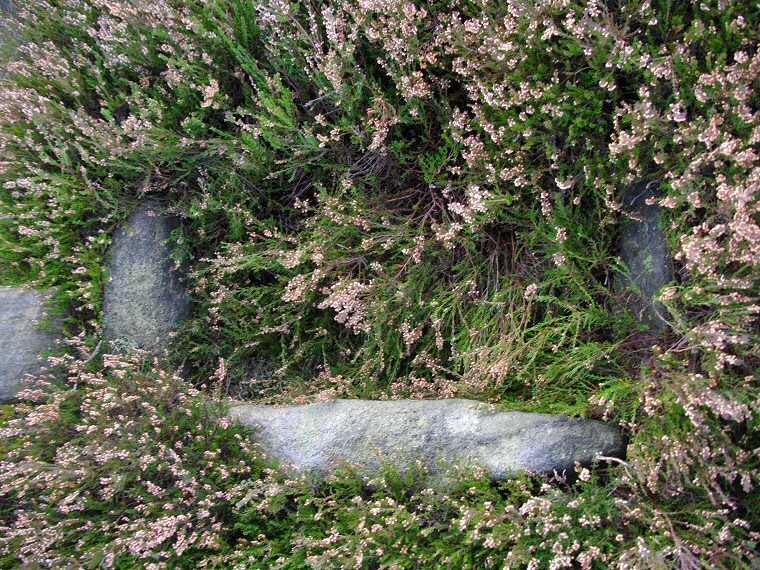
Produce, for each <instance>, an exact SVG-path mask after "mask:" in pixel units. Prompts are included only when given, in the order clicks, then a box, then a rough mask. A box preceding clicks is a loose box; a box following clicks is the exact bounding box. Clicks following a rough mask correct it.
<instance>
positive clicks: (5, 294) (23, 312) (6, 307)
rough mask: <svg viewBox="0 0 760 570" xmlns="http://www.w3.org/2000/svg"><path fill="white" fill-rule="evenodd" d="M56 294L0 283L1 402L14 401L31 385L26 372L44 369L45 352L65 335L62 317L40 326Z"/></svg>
mask: <svg viewBox="0 0 760 570" xmlns="http://www.w3.org/2000/svg"><path fill="white" fill-rule="evenodd" d="M52 294H53V292H52V291H42V292H41V291H35V290H33V289H26V288H22V287H0V403H8V402H13V401H14V400H16V399H17V398H16V396H17V394H18V393H19V392H20V391H21V390H24V389H27V388H29V387H30V386H31V385H30V383H29V382H28V381H25V379H24V378H25V376H26V375H27V374H31V375H38V374H40V373H41V372H43V368H44V365H45V361H44V359H43V358H42V357H41V354H42V353H43V352H45V351H47V350H54V349H55V348H56V347H57V346H58V343H59V341H60V339H61V338H62V331H61V325H60V321H59V320H58V319H51V321H50V327H49V328H45V329H43V328H40V326H39V322H40V321H43V320H45V319H46V317H47V315H46V306H45V305H46V302H47V301H48V299H49V298H50V297H51V296H52Z"/></svg>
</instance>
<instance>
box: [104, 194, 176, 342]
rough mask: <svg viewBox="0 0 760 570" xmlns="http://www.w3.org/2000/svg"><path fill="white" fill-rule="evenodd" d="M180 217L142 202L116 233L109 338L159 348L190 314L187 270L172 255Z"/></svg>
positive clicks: (107, 298) (107, 307)
mask: <svg viewBox="0 0 760 570" xmlns="http://www.w3.org/2000/svg"><path fill="white" fill-rule="evenodd" d="M176 226H177V220H175V219H172V218H168V217H166V216H164V215H163V214H161V213H160V211H159V209H158V205H157V204H155V203H152V202H150V203H146V204H142V205H140V206H138V207H137V208H136V209H135V211H134V212H133V213H132V215H131V216H130V217H129V219H128V220H127V223H126V225H125V226H124V227H122V228H120V229H119V230H117V232H116V234H115V235H114V237H113V241H112V243H111V250H110V265H109V267H108V283H107V285H106V289H105V295H104V299H103V325H104V329H105V333H106V336H107V337H108V338H110V339H112V340H115V339H121V340H123V341H126V342H127V343H128V344H133V345H136V346H138V347H139V348H141V349H144V350H147V351H150V352H159V351H161V350H162V349H163V348H165V347H166V345H167V344H168V342H169V339H170V334H171V333H172V332H173V331H175V330H176V329H177V326H178V325H179V324H180V323H181V322H182V321H184V320H185V319H186V318H187V317H188V316H189V315H190V300H189V297H188V294H187V290H186V288H185V271H184V269H183V268H174V267H173V265H174V262H173V261H172V260H171V259H170V258H169V255H170V253H171V243H170V242H171V232H172V229H174V228H175V227H176Z"/></svg>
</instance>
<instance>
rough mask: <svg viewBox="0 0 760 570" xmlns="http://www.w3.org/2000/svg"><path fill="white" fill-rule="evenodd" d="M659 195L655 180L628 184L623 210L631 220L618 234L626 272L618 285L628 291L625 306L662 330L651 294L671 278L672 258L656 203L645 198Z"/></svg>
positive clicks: (659, 312)
mask: <svg viewBox="0 0 760 570" xmlns="http://www.w3.org/2000/svg"><path fill="white" fill-rule="evenodd" d="M660 197H661V192H660V189H659V183H658V182H649V183H647V182H637V183H635V184H632V185H631V186H630V187H629V188H628V190H627V191H626V193H625V195H624V196H623V210H624V211H625V212H626V213H628V214H629V216H630V217H631V219H630V220H629V221H628V222H627V223H626V224H625V226H624V228H623V232H622V234H621V236H620V257H621V259H622V261H623V263H624V264H625V265H626V266H627V267H628V270H629V271H630V275H629V276H626V278H625V279H622V280H621V283H619V284H618V286H619V287H620V288H622V289H623V290H625V291H626V292H627V293H628V297H627V301H626V306H627V307H628V309H629V310H630V311H631V312H632V313H633V316H634V318H635V319H636V320H638V321H639V322H641V323H644V324H647V325H649V327H650V329H653V330H658V329H662V328H663V327H664V326H665V324H666V322H665V320H664V319H663V318H662V316H663V315H664V308H663V307H662V305H660V304H658V303H655V302H654V301H653V297H654V296H655V295H657V293H658V291H659V290H660V289H662V288H663V287H665V286H666V285H668V284H669V283H671V282H672V281H673V279H674V272H673V260H672V258H671V256H670V252H669V250H668V247H667V242H666V241H665V233H664V232H663V230H662V228H661V227H660V206H659V205H658V204H657V203H656V202H655V203H653V204H647V200H648V199H657V198H660Z"/></svg>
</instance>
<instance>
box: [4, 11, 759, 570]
mask: <svg viewBox="0 0 760 570" xmlns="http://www.w3.org/2000/svg"><path fill="white" fill-rule="evenodd" d="M1 18H2V19H1V22H2V26H3V28H4V29H3V38H4V39H3V44H2V48H0V49H2V52H3V53H2V58H3V61H4V68H5V70H6V71H5V73H4V76H3V77H2V78H0V92H1V95H0V180H1V181H2V188H1V189H0V282H2V283H3V284H19V283H26V284H31V285H33V286H36V287H50V286H55V287H57V288H58V291H59V294H58V298H57V302H58V307H59V309H60V310H61V311H62V312H65V314H67V315H69V316H68V321H67V327H68V331H69V335H70V339H71V340H70V343H69V344H70V346H69V349H68V351H67V353H66V354H62V355H58V357H57V358H55V359H53V364H54V367H53V368H52V370H51V373H50V374H49V375H48V376H45V377H43V378H41V379H40V380H39V382H38V384H39V386H38V388H39V389H34V390H30V391H29V392H28V393H27V394H26V395H25V399H24V401H23V402H22V403H20V404H17V405H14V406H5V407H3V408H2V417H1V418H0V421H1V422H2V435H3V439H2V440H0V445H2V448H0V449H1V451H0V452H1V453H2V463H0V548H2V550H0V556H2V558H0V560H2V565H3V567H8V568H13V567H16V566H18V565H20V564H21V563H22V562H26V563H27V566H26V568H33V567H35V566H30V565H29V564H34V563H36V564H39V565H41V566H43V567H53V568H77V567H84V568H95V567H113V568H142V567H144V568H202V567H206V568H214V567H216V568H233V567H234V568H305V567H311V568H331V567H343V568H457V569H458V568H484V567H486V568H488V567H498V568H503V567H507V568H529V569H531V570H533V569H538V568H551V569H556V568H563V567H568V568H569V567H575V568H620V569H626V568H703V567H704V568H714V567H718V568H721V567H722V568H742V567H747V568H750V567H754V566H752V564H753V560H755V557H756V556H757V554H758V541H759V540H760V491H758V486H759V485H760V457H759V454H760V432H759V431H758V428H759V422H760V382H759V380H760V378H759V371H758V363H759V362H760V352H758V347H759V346H760V342H759V341H760V326H759V322H758V313H759V312H760V302H759V299H758V296H759V294H760V282H759V281H758V280H759V279H760V253H759V252H760V248H759V247H758V245H759V244H760V155H759V153H760V51H759V50H758V46H759V45H760V5H758V4H757V2H753V1H750V0H704V1H702V0H699V1H697V0H693V1H691V2H689V1H686V0H626V1H624V2H611V1H610V2H605V1H603V0H588V1H585V0H527V1H522V0H503V1H488V0H478V1H468V0H452V1H446V2H437V1H435V0H385V1H378V0H321V1H320V0H313V1H312V0H310V1H306V2H290V1H288V0H263V1H261V2H252V1H249V0H204V1H201V0H152V1H150V2H138V1H130V0H50V1H49V2H48V1H45V0H25V1H24V2H23V3H19V6H18V7H17V8H14V9H13V10H11V11H10V12H8V11H3V12H2V16H1ZM638 180H645V181H657V182H659V185H660V188H661V190H662V193H663V198H662V200H661V201H660V203H661V206H662V207H663V220H662V223H663V227H664V228H665V229H666V232H667V236H668V240H669V243H670V247H671V249H672V251H673V252H674V256H675V262H676V264H677V269H678V271H677V279H676V280H675V281H674V283H673V284H672V285H671V286H668V287H667V288H665V289H664V290H662V291H661V294H660V301H661V302H662V306H663V312H664V313H666V314H665V315H664V316H665V318H666V320H667V322H668V326H667V327H666V329H665V330H663V331H651V330H648V329H647V328H646V327H645V326H642V325H640V324H638V323H637V322H636V319H635V318H634V317H633V315H631V313H630V311H629V310H628V309H627V308H626V307H627V304H626V299H627V297H628V296H629V295H630V291H626V290H625V288H622V287H620V286H616V283H620V282H621V275H624V274H625V272H626V268H625V266H624V265H623V264H622V263H621V262H620V258H619V253H620V252H619V251H618V249H617V248H618V245H617V244H618V236H619V234H620V231H621V228H622V227H623V226H624V224H625V223H626V222H627V221H628V220H629V218H630V216H629V215H627V214H626V212H625V208H623V207H622V205H621V196H622V194H623V192H624V191H625V189H626V188H627V187H628V185H629V184H630V183H632V182H634V181H638ZM147 198H150V199H153V200H157V201H160V202H161V203H162V204H163V205H164V207H165V209H166V211H167V212H171V213H173V214H176V215H177V216H179V217H180V218H181V220H182V224H181V228H180V229H179V230H178V231H177V232H176V238H177V243H178V244H179V245H178V247H177V249H176V250H175V252H174V255H175V256H176V258H177V261H188V262H189V263H190V264H191V265H192V267H193V270H192V286H193V289H192V294H193V298H194V302H195V314H194V316H193V318H192V319H191V320H190V321H189V322H188V323H187V325H186V327H185V328H184V329H183V330H182V331H180V334H178V335H177V338H176V339H175V340H174V345H173V348H172V350H171V351H170V352H169V355H168V356H167V358H164V359H163V360H161V359H158V360H155V361H153V360H151V359H150V358H146V357H145V356H144V355H141V354H140V353H129V354H122V353H121V352H120V351H118V350H117V349H116V348H115V347H110V348H106V345H101V347H102V348H101V349H100V350H98V351H96V350H95V348H96V347H97V346H98V344H99V342H100V340H101V332H102V331H101V327H100V308H101V300H102V294H103V284H104V280H105V277H106V276H105V275H104V269H103V267H104V259H105V256H106V251H107V247H108V245H109V242H110V238H111V236H112V234H113V231H114V229H115V227H116V225H117V224H118V223H119V222H120V221H121V220H123V219H124V218H125V216H126V215H127V214H128V213H129V211H130V209H131V208H132V207H133V206H134V205H135V204H136V203H137V202H139V201H140V200H144V199H147ZM177 355H181V356H177ZM452 396H466V397H472V398H477V399H480V400H483V401H488V402H492V403H494V404H496V405H498V406H502V407H504V408H520V409H525V410H532V411H551V412H561V413H567V414H574V415H580V416H585V417H593V418H598V419H602V418H603V419H606V420H609V421H614V422H617V423H619V424H620V425H621V426H622V427H623V429H624V430H625V432H626V435H627V436H628V437H629V438H630V442H631V444H630V446H629V449H628V456H627V458H626V460H625V461H621V462H620V463H613V464H610V465H603V466H596V467H594V468H593V469H592V470H590V471H589V470H588V469H585V468H581V467H580V466H579V468H578V473H576V474H567V475H568V477H565V478H563V477H559V478H556V479H554V480H542V479H540V478H537V477H531V476H529V475H525V476H523V477H521V478H518V479H515V480H514V481H511V482H508V483H505V484H502V485H492V484H490V483H489V482H488V478H487V476H486V475H485V474H484V473H482V472H481V471H479V470H478V469H477V468H474V469H473V468H459V472H460V474H459V476H458V483H457V484H456V485H455V486H454V487H453V488H451V489H445V490H442V489H438V490H436V489H429V488H427V487H426V485H425V478H424V473H405V474H404V473H395V472H393V471H392V470H389V471H388V472H387V473H385V474H383V475H381V476H379V477H377V478H376V480H375V481H374V485H373V486H367V485H365V483H366V482H367V481H366V480H365V479H363V474H361V473H353V472H350V471H346V472H345V473H342V474H338V475H336V477H335V478H334V480H332V481H330V482H328V483H327V484H317V483H316V482H314V481H310V480H309V479H308V478H307V477H305V476H303V475H298V474H294V473H289V472H287V471H285V470H283V469H279V468H277V467H276V466H274V465H272V464H271V463H268V461H267V459H266V458H265V457H262V456H261V454H260V453H259V452H257V451H256V448H255V444H253V443H252V442H250V441H249V439H248V438H249V436H248V434H246V433H245V432H243V431H241V430H240V429H239V428H238V427H236V426H234V425H229V424H228V422H226V421H225V420H224V419H223V414H224V405H225V402H226V401H227V398H230V397H232V398H246V399H255V400H259V401H263V402H270V403H283V402H306V401H313V400H316V399H320V398H331V397H363V398H401V397H413V398H422V397H424V398H445V397H452ZM220 418H221V419H220ZM452 469H454V467H452ZM570 475H573V476H572V477H570ZM576 476H577V477H576ZM372 489H374V490H372ZM755 563H756V562H755Z"/></svg>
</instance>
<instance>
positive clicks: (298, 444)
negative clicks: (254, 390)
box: [229, 399, 624, 480]
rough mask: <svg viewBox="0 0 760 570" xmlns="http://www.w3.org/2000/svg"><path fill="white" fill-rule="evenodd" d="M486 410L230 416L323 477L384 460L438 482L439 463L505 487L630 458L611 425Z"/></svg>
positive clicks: (414, 408)
mask: <svg viewBox="0 0 760 570" xmlns="http://www.w3.org/2000/svg"><path fill="white" fill-rule="evenodd" d="M480 406H482V404H481V403H479V402H476V401H473V400H463V399H450V400H398V401H367V400H334V401H331V402H317V403H314V404H309V405H304V406H291V407H282V408H277V407H272V406H264V405H242V406H237V407H233V408H232V409H231V410H230V413H229V414H230V417H231V418H232V419H234V420H239V421H240V422H241V423H242V424H243V425H245V426H248V427H250V428H252V429H253V430H254V440H255V441H256V442H257V443H259V444H260V446H261V449H262V451H264V452H265V453H267V454H268V456H270V457H274V458H277V459H278V460H279V461H280V463H281V464H285V465H292V466H294V467H296V468H298V469H299V470H305V471H308V472H312V473H315V474H316V475H317V476H319V477H325V476H326V475H327V474H328V473H329V472H330V471H332V470H333V469H334V468H335V467H338V466H341V465H345V464H349V465H355V466H359V468H360V469H362V470H363V471H365V472H367V473H370V474H373V473H377V472H378V470H379V469H380V468H381V466H382V463H383V462H384V461H390V462H392V463H394V464H395V465H397V466H398V467H399V468H402V469H403V468H404V467H406V466H408V465H410V464H412V463H413V462H415V461H416V460H420V461H422V463H423V465H424V466H425V467H426V468H427V469H428V470H429V473H430V474H431V475H435V474H436V473H438V472H439V471H440V470H441V461H440V460H443V461H444V462H451V461H459V460H463V461H468V460H471V461H473V462H474V463H476V464H478V465H480V466H482V467H485V468H487V469H488V471H489V473H490V476H491V477H492V478H493V479H495V480H500V479H504V478H506V477H508V476H509V475H510V474H511V473H514V472H517V471H522V470H530V471H532V472H535V473H553V472H554V471H557V472H562V471H563V470H565V469H573V467H574V465H575V463H576V462H578V463H581V464H588V463H590V462H591V461H593V460H594V458H595V457H597V456H599V455H604V456H618V457H620V456H622V454H623V452H624V445H623V440H622V437H621V434H620V430H619V429H618V428H617V427H616V426H614V425H611V424H608V423H604V422H599V421H594V420H582V419H576V418H569V417H563V416H554V415H549V414H531V413H525V412H491V411H487V410H484V409H480Z"/></svg>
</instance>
